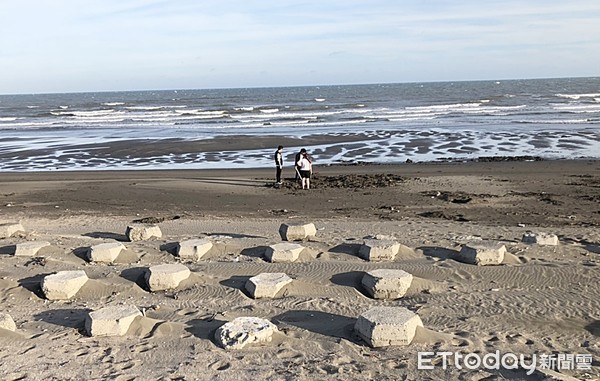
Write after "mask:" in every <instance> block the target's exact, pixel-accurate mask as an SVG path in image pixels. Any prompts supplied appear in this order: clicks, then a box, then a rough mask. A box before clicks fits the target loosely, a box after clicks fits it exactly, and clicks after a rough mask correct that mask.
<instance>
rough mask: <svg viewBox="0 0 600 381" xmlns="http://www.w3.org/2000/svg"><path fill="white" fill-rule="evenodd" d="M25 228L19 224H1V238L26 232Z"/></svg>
mask: <svg viewBox="0 0 600 381" xmlns="http://www.w3.org/2000/svg"><path fill="white" fill-rule="evenodd" d="M24 231H25V228H24V227H23V225H21V224H20V223H18V222H7V223H4V224H0V238H9V237H12V235H13V234H15V233H16V232H24Z"/></svg>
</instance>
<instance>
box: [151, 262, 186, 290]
mask: <svg viewBox="0 0 600 381" xmlns="http://www.w3.org/2000/svg"><path fill="white" fill-rule="evenodd" d="M190 274H191V272H190V269H188V268H187V267H186V266H184V265H182V264H179V263H173V264H164V265H157V266H151V267H150V268H148V271H147V272H146V282H147V283H148V288H149V289H150V291H162V290H172V289H175V288H177V286H179V283H181V282H182V281H184V280H186V279H187V278H189V277H190Z"/></svg>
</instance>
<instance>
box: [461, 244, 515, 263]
mask: <svg viewBox="0 0 600 381" xmlns="http://www.w3.org/2000/svg"><path fill="white" fill-rule="evenodd" d="M504 254H506V246H504V245H503V244H502V243H500V242H493V241H482V242H476V243H470V244H467V245H464V246H463V247H462V249H460V252H459V253H458V255H457V259H458V260H459V261H461V262H465V263H470V264H473V265H479V266H487V265H499V264H501V263H502V261H503V260H504Z"/></svg>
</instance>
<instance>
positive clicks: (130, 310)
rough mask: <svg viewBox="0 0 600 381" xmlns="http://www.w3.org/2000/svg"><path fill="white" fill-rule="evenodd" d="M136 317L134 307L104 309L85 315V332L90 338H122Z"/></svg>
mask: <svg viewBox="0 0 600 381" xmlns="http://www.w3.org/2000/svg"><path fill="white" fill-rule="evenodd" d="M138 316H142V313H141V312H140V310H138V309H137V307H135V306H109V307H104V308H101V309H99V310H96V311H93V312H90V313H89V314H88V315H87V317H86V320H85V330H86V332H87V333H88V335H90V336H123V335H124V334H126V333H127V330H128V329H129V326H131V323H133V321H134V320H135V318H136V317H138Z"/></svg>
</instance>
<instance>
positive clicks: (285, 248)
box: [265, 242, 304, 262]
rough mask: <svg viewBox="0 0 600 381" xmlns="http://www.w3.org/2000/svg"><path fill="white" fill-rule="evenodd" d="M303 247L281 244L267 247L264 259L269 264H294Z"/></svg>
mask: <svg viewBox="0 0 600 381" xmlns="http://www.w3.org/2000/svg"><path fill="white" fill-rule="evenodd" d="M302 250H304V246H302V245H299V244H297V243H288V242H281V243H276V244H275V245H271V246H269V247H267V249H266V250H265V258H266V259H267V261H269V262H294V261H296V260H297V259H298V258H299V257H300V253H301V252H302Z"/></svg>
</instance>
